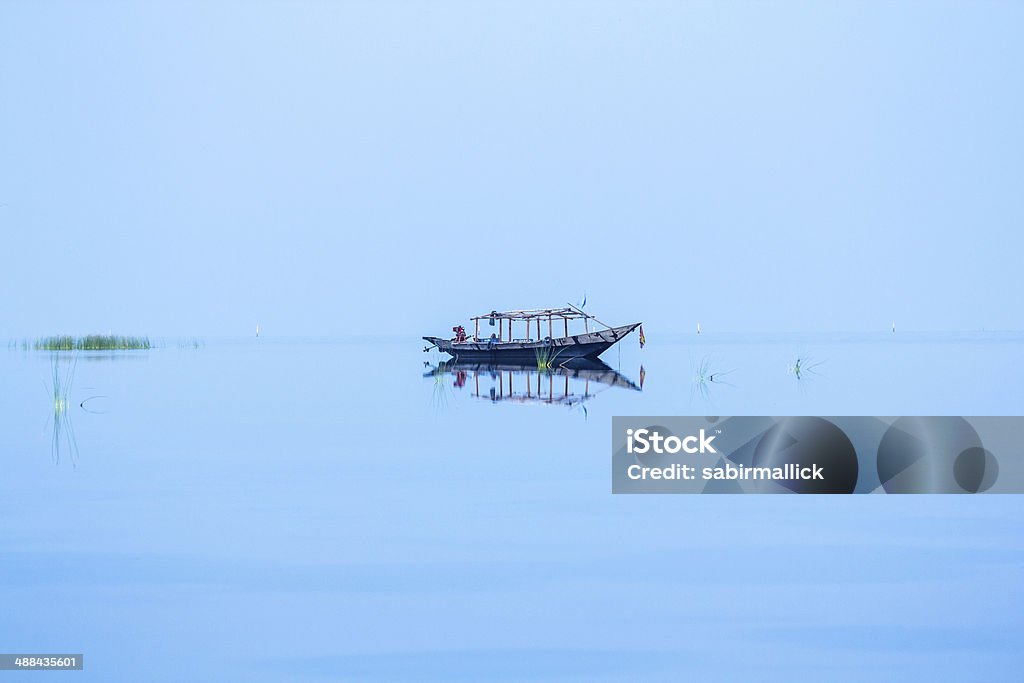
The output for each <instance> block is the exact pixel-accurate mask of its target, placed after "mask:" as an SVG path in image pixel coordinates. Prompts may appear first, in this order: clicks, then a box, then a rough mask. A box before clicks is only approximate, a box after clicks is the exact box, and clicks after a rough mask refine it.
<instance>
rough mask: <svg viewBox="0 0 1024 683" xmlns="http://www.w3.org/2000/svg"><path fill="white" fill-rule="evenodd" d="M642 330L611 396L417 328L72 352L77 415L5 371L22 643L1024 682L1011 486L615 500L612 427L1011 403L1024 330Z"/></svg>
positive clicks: (343, 674) (512, 670) (4, 417)
mask: <svg viewBox="0 0 1024 683" xmlns="http://www.w3.org/2000/svg"><path fill="white" fill-rule="evenodd" d="M648 340H649V343H648V345H647V347H646V348H645V349H643V350H642V351H641V350H640V349H638V348H637V344H636V340H635V338H634V337H631V338H629V339H627V340H626V341H625V342H623V343H622V344H621V345H620V346H621V348H619V347H614V348H612V349H611V350H610V351H608V352H606V353H605V355H604V356H603V359H604V361H605V362H606V363H607V364H608V366H610V368H611V369H612V370H614V371H615V373H617V374H616V377H621V378H622V380H623V381H624V382H625V383H624V384H623V383H619V382H618V381H617V380H616V381H615V382H613V383H608V382H601V381H588V378H582V377H566V376H564V375H561V374H555V375H553V376H550V377H549V376H548V375H546V374H543V373H541V374H538V373H537V372H536V371H535V370H534V371H533V372H522V373H519V374H515V375H513V377H512V381H513V394H514V395H521V394H522V392H525V391H529V393H530V396H529V397H528V398H529V399H530V400H494V395H492V394H491V392H490V386H491V385H492V383H494V382H495V380H498V381H500V382H501V385H500V386H501V388H500V390H498V391H497V392H496V396H497V397H499V398H500V397H502V396H503V395H504V394H503V392H505V391H507V386H506V382H507V379H506V377H505V376H504V375H503V374H502V373H489V372H482V373H474V372H472V371H470V372H466V373H465V375H464V376H461V377H460V375H459V373H458V372H457V371H443V372H436V371H435V369H436V368H437V366H438V362H439V361H441V360H442V358H443V357H441V356H438V355H436V354H435V353H423V352H422V351H421V348H422V345H421V344H420V342H419V341H418V340H417V339H416V338H415V337H410V338H408V339H404V338H403V339H385V340H369V339H365V338H362V339H358V338H350V339H320V340H309V339H307V340H287V339H270V338H261V339H245V340H237V339H236V340H231V339H220V340H216V339H215V340H206V342H205V344H204V345H201V346H200V347H199V348H192V346H191V345H190V344H180V345H179V344H177V343H175V342H174V341H173V340H172V341H168V342H167V343H166V344H165V345H164V346H162V347H161V348H156V349H153V350H150V351H147V352H123V353H113V354H111V353H107V354H102V353H99V354H89V353H79V354H77V355H73V354H60V355H59V360H58V361H57V362H58V363H59V367H60V368H61V369H62V370H61V371H62V372H63V373H65V374H64V375H63V376H67V375H66V373H67V372H68V371H69V370H70V369H71V368H72V366H73V370H74V371H73V375H72V376H71V378H70V389H69V390H68V392H67V399H68V400H67V405H66V407H65V408H63V409H60V408H55V399H54V392H53V387H52V381H53V374H54V372H53V371H54V356H53V355H52V354H48V353H36V352H32V351H22V350H21V349H19V348H14V349H9V350H7V351H6V352H0V376H2V377H3V378H4V385H3V388H4V390H3V392H0V454H2V457H3V467H4V469H3V476H2V477H0V600H2V601H3V605H4V617H3V619H0V643H3V648H2V649H3V650H4V651H7V652H17V651H25V652H46V651H54V652H82V653H84V654H85V662H86V665H85V671H84V672H66V673H51V674H49V677H52V678H57V679H63V678H68V679H69V680H70V679H74V680H79V681H80V680H103V681H134V680H150V681H180V680H194V681H228V680H239V681H277V680H320V679H322V680H346V679H352V680H366V679H374V678H375V679H380V680H395V681H406V680H408V681H420V680H479V679H485V678H487V679H490V678H495V679H507V680H524V679H530V680H550V681H555V680H558V681H563V680H565V681H568V680H588V681H590V680H602V681H627V680H637V679H642V680H666V681H669V680H678V679H679V678H680V676H682V675H687V674H691V675H694V676H697V677H699V678H701V679H716V678H719V679H724V680H736V679H741V680H779V681H788V680H793V679H794V677H796V676H797V674H798V671H803V672H806V671H811V672H813V675H814V677H816V678H820V679H828V680H850V681H854V680H857V681H859V680H863V679H865V678H868V677H872V678H881V679H891V680H905V679H920V678H929V679H934V680H965V679H987V680H1008V679H1010V678H1012V676H1011V675H1010V674H1011V673H1012V672H1015V671H1019V669H1020V667H1021V665H1022V664H1024V659H1022V656H1021V654H1020V648H1019V646H1018V643H1017V642H1016V635H1017V634H1019V633H1020V631H1021V627H1022V626H1024V624H1022V621H1024V620H1022V618H1021V614H1022V610H1021V609H1020V606H1021V604H1022V598H1024V589H1022V588H1021V586H1022V579H1024V573H1022V572H1024V569H1022V568H1024V543H1022V531H1024V524H1022V522H1021V512H1022V511H1024V503H1022V498H1021V497H1020V496H980V497H971V496H904V497H896V496H893V497H884V496H857V497H845V498H844V497H819V498H804V499H798V498H796V497H788V496H786V497H767V496H751V497H739V496H721V497H715V496H612V495H611V494H610V470H609V467H610V457H609V456H610V453H609V434H610V429H611V422H610V418H611V416H612V415H616V414H655V415H656V414H697V415H743V414H756V415H760V414H766V415H787V414H795V415H802V414H824V415H828V414H865V415H904V414H919V415H1012V414H1024V390H1022V389H1021V387H1022V386H1024V369H1022V365H1021V362H1020V361H1021V359H1022V353H1021V352H1022V350H1024V338H1022V337H1021V336H1020V335H1015V334H993V333H989V334H982V333H977V334H946V335H912V334H896V335H892V334H885V335H881V334H879V335H791V336H764V335H760V336H751V335H735V336H715V335H708V334H704V335H701V336H699V337H698V336H696V335H693V336H688V337H675V338H664V339H662V338H658V337H657V335H653V334H650V333H649V334H648ZM72 359H73V360H72ZM798 367H799V369H800V372H799V374H798V373H797V371H796V370H797V368H798ZM495 374H497V376H495ZM589 379H593V378H589ZM477 380H482V381H483V385H484V386H483V387H482V388H481V390H480V391H477V390H476V384H477ZM641 380H642V389H641V388H640V386H641ZM559 382H561V383H562V386H559V385H558V384H559ZM538 383H539V386H540V389H541V391H540V392H539V393H538V392H537V386H538ZM630 385H633V386H630ZM563 388H565V391H562V389H563ZM560 397H561V398H560ZM544 398H549V399H550V400H543V399H544ZM555 399H560V400H555ZM54 425H57V427H58V433H57V434H56V436H55V432H54Z"/></svg>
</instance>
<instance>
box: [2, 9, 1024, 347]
mask: <svg viewBox="0 0 1024 683" xmlns="http://www.w3.org/2000/svg"><path fill="white" fill-rule="evenodd" d="M1022 20H1024V6H1022V5H1020V4H1012V3H954V4H944V3H913V4H899V3H884V4H883V3H873V4H868V3H736V4H731V3H712V2H708V3H676V2H672V3H616V4H611V3H557V4H553V3H534V4H528V3H527V4H524V3H486V4H484V5H481V4H479V3H465V4H461V3H458V4H457V3H443V4H427V3H369V2H359V3H327V2H323V3H319V2H301V3H283V2H282V3H276V2H275V3H258V2H245V3H241V2H239V3H232V2H216V3H198V2H196V3H187V2H174V3H160V2H146V3H118V2H105V3H57V2H31V3H30V2H20V3H11V2H5V3H3V4H0V129H2V130H3V131H4V134H3V137H2V141H0V158H2V164H0V231H2V235H3V242H2V245H3V247H2V250H0V283H2V284H3V287H4V291H5V293H6V296H4V297H3V298H2V299H0V337H20V336H23V335H34V334H46V333H56V332H72V333H81V332H89V331H107V330H112V331H115V332H122V333H142V334H152V335H222V334H225V335H233V334H251V333H252V331H253V329H254V327H255V325H256V324H257V323H260V324H261V325H262V326H263V328H264V330H265V331H266V333H267V334H276V335H320V334H323V335H333V334H342V333H348V332H366V331H371V330H380V331H382V332H388V333H400V334H410V335H418V334H428V333H429V334H435V333H443V332H445V331H446V330H448V329H450V327H451V325H452V324H453V323H454V322H456V321H458V320H460V319H462V320H464V319H465V318H468V316H470V315H473V314H476V313H479V312H481V311H486V310H490V309H492V308H507V307H524V306H525V307H531V306H543V305H561V304H562V303H563V302H565V301H566V300H572V301H576V300H578V299H579V297H580V296H581V295H582V293H583V292H584V291H585V292H586V293H587V295H588V299H589V301H590V304H589V305H588V308H589V309H591V310H592V311H593V312H594V313H596V314H598V315H599V316H600V317H602V319H605V320H607V321H609V322H612V321H614V322H616V323H618V322H627V321H633V320H644V322H645V324H646V325H647V326H648V335H649V336H650V334H651V332H652V331H654V330H657V331H659V332H675V331H682V332H689V331H691V330H692V329H693V327H694V325H695V324H696V322H697V321H700V322H701V324H702V326H703V327H704V329H705V330H709V331H714V330H728V331H738V330H750V331H791V330H812V331H813V330H886V329H888V327H889V324H890V322H892V321H893V320H895V321H896V323H897V325H898V326H899V328H900V329H907V330H910V329H920V330H952V329H963V330H974V329H981V328H986V329H1021V328H1022V327H1024V319H1022V318H1024V313H1022V311H1024V307H1021V306H1020V304H1019V301H1018V299H1019V295H1020V291H1021V286H1020V279H1019V277H1018V276H1017V275H1016V272H1017V270H1018V269H1019V265H1018V263H1019V260H1020V254H1021V252H1022V247H1024V238H1022V237H1021V233H1020V226H1021V223H1022V218H1024V194H1022V193H1021V191H1020V186H1021V178H1022V175H1024V174H1022V170H1024V169H1022V165H1024V132H1022V127H1021V125H1020V121H1022V120H1024V98H1022V87H1024V81H1021V79H1020V77H1019V74H1020V73H1022V72H1024V59H1022V57H1024V46H1022V43H1021V41H1020V40H1019V36H1020V27H1021V25H1022Z"/></svg>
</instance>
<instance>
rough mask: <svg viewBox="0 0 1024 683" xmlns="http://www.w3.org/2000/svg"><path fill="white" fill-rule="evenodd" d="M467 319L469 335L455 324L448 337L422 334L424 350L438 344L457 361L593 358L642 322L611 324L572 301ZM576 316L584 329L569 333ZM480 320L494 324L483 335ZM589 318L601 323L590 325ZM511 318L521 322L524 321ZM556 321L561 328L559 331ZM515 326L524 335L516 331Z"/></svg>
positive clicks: (554, 361) (550, 362)
mask: <svg viewBox="0 0 1024 683" xmlns="http://www.w3.org/2000/svg"><path fill="white" fill-rule="evenodd" d="M470 319H471V320H472V321H473V323H474V333H473V335H472V336H470V335H468V334H467V333H466V331H465V329H464V328H463V327H462V326H461V325H459V326H456V327H453V328H452V331H453V332H455V336H454V337H452V338H450V339H441V338H440V337H423V339H425V340H426V341H428V342H430V344H431V345H430V346H428V347H427V348H426V349H424V351H429V350H430V349H431V348H434V347H437V349H438V350H439V351H443V352H444V353H447V354H450V355H452V356H454V357H455V358H456V359H457V360H459V361H478V362H490V363H496V362H520V363H522V362H526V363H529V362H533V363H535V364H541V365H546V366H556V365H558V364H559V363H561V362H563V361H566V360H568V359H571V358H597V357H598V356H599V355H601V354H602V353H604V351H606V350H607V349H608V347H610V346H611V345H612V344H614V343H616V342H617V341H619V340H620V339H622V338H623V337H625V336H626V335H627V334H629V333H630V332H632V331H633V330H635V329H636V328H638V327H640V323H632V324H630V325H622V326H620V327H612V326H610V325H606V324H605V323H603V322H601V321H600V320H598V319H597V318H595V317H594V316H592V315H590V314H589V313H584V312H583V311H582V310H581V309H579V308H577V307H576V306H573V305H571V304H570V305H569V306H568V307H567V308H540V309H533V310H523V311H503V312H500V313H499V312H498V311H491V312H490V313H486V314H484V315H478V316H474V317H473V318H470ZM579 320H582V321H583V328H584V329H583V333H581V334H569V322H570V321H579ZM481 321H483V322H484V323H485V325H487V326H488V327H495V326H496V327H497V328H498V329H497V330H496V331H492V332H491V334H490V335H488V336H481V334H480V322H481ZM591 321H594V322H595V323H597V324H598V325H601V326H602V327H604V328H605V329H602V330H594V331H591V330H590V322H591ZM515 323H522V327H519V326H517V325H515ZM556 326H557V328H558V329H557V331H558V332H561V333H562V334H561V335H560V336H557V337H556V336H555V333H556ZM516 327H519V330H516V329H515V328H516ZM517 331H518V332H521V333H522V336H519V337H516V336H515V332H517ZM545 333H546V334H545Z"/></svg>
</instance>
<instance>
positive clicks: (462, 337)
mask: <svg viewBox="0 0 1024 683" xmlns="http://www.w3.org/2000/svg"><path fill="white" fill-rule="evenodd" d="M452 332H454V333H455V343H456V344H461V343H463V342H464V341H466V328H465V327H463V326H462V325H457V326H456V327H453V328H452Z"/></svg>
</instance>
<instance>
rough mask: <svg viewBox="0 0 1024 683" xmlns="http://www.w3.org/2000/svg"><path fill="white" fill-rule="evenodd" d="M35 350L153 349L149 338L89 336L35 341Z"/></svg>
mask: <svg viewBox="0 0 1024 683" xmlns="http://www.w3.org/2000/svg"><path fill="white" fill-rule="evenodd" d="M34 348H35V349H36V350H37V351H127V350H136V349H150V348H153V347H152V345H151V344H150V343H149V337H122V336H119V335H113V334H89V335H86V336H84V337H73V336H70V335H61V336H56V337H43V338H42V339H37V340H36V341H35V344H34Z"/></svg>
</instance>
